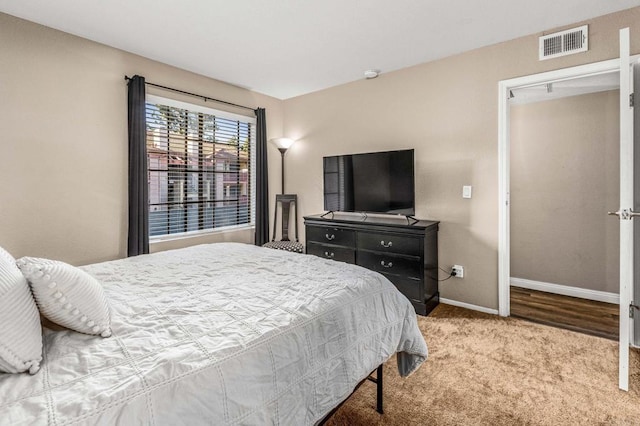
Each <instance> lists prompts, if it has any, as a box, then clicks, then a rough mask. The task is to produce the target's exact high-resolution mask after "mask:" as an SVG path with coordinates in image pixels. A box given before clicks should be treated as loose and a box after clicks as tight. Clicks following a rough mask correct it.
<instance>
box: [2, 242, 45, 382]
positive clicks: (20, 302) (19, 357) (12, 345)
mask: <svg viewBox="0 0 640 426" xmlns="http://www.w3.org/2000/svg"><path fill="white" fill-rule="evenodd" d="M40 361H42V327H41V326H40V314H39V313H38V308H37V307H36V302H35V301H34V300H33V295H32V294H31V290H30V289H29V284H28V283H27V280H26V279H25V278H24V276H23V275H22V273H21V272H20V270H19V269H18V267H17V266H16V260H15V259H14V258H13V256H11V255H10V254H9V253H8V252H7V251H5V250H4V249H3V248H2V247H0V372H4V373H22V372H23V371H29V373H31V374H35V373H36V372H37V371H38V370H39V369H40Z"/></svg>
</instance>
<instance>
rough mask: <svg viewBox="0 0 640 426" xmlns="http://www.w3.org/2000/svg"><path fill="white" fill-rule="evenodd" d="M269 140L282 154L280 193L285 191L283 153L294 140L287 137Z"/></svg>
mask: <svg viewBox="0 0 640 426" xmlns="http://www.w3.org/2000/svg"><path fill="white" fill-rule="evenodd" d="M269 142H271V143H272V144H274V145H275V146H276V147H277V148H278V151H280V154H282V192H281V194H284V193H285V192H284V154H285V153H286V152H287V150H288V149H289V148H290V147H291V145H293V143H294V142H295V141H294V140H293V139H289V138H275V139H270V140H269Z"/></svg>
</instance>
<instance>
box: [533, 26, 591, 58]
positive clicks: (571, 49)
mask: <svg viewBox="0 0 640 426" xmlns="http://www.w3.org/2000/svg"><path fill="white" fill-rule="evenodd" d="M587 50H589V26H588V25H584V26H582V27H578V28H573V29H571V30H565V31H560V32H557V33H553V34H547V35H545V36H542V37H540V60H541V61H543V60H545V59H551V58H558V57H560V56H566V55H572V54H574V53H579V52H586V51H587Z"/></svg>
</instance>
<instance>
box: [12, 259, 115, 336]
mask: <svg viewBox="0 0 640 426" xmlns="http://www.w3.org/2000/svg"><path fill="white" fill-rule="evenodd" d="M17 265H18V267H19V268H20V270H21V271H22V273H23V274H24V276H25V277H27V279H28V280H29V283H30V284H31V290H32V291H33V295H34V297H35V299H36V303H37V304H38V308H39V309H40V313H41V314H42V315H43V316H44V317H46V318H47V319H49V320H50V321H52V322H54V323H56V324H58V325H61V326H63V327H66V328H68V329H70V330H74V331H79V332H80V333H85V334H93V335H96V336H98V335H99V336H102V337H109V336H111V313H110V311H109V305H108V303H107V298H106V296H105V294H104V290H103V288H102V285H101V284H100V283H99V282H98V280H96V279H95V278H93V277H92V276H91V275H89V274H87V273H86V272H84V271H83V270H81V269H78V268H76V267H73V266H71V265H69V264H67V263H64V262H59V261H57V260H49V259H39V258H35V257H23V258H21V259H20V260H18V262H17Z"/></svg>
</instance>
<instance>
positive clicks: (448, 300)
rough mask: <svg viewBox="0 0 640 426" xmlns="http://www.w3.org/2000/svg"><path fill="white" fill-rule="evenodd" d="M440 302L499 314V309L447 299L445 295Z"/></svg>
mask: <svg viewBox="0 0 640 426" xmlns="http://www.w3.org/2000/svg"><path fill="white" fill-rule="evenodd" d="M440 302H441V303H445V304H447V305H453V306H458V307H459V308H465V309H471V310H472V311H479V312H484V313H485V314H493V315H498V310H497V309H491V308H485V307H484V306H478V305H472V304H471V303H464V302H458V301H457V300H451V299H445V298H444V297H441V298H440Z"/></svg>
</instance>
